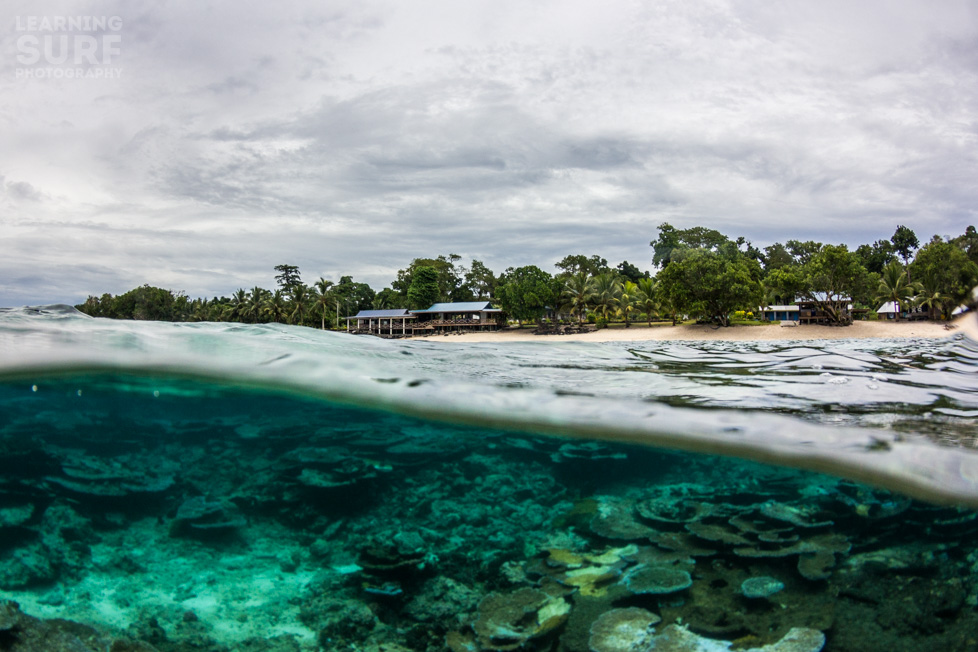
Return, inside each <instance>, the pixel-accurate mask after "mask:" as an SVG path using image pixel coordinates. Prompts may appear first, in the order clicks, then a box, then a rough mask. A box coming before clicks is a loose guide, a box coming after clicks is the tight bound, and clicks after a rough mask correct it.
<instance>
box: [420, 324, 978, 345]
mask: <svg viewBox="0 0 978 652" xmlns="http://www.w3.org/2000/svg"><path fill="white" fill-rule="evenodd" d="M959 322H960V320H959ZM956 326H961V324H960V323H958V324H956ZM962 330H963V329H961V328H960V327H957V328H953V329H951V330H949V329H947V328H945V327H944V322H920V321H916V322H907V321H901V322H894V321H857V322H854V323H853V324H852V325H851V326H814V325H810V324H806V325H795V326H780V325H777V324H774V325H762V326H730V327H727V328H714V327H713V326H707V325H695V324H682V325H679V326H671V325H668V324H663V325H653V326H651V327H649V326H648V325H647V324H644V323H640V324H635V323H633V324H632V326H631V327H630V328H624V327H621V326H619V325H615V326H613V327H611V328H604V329H601V330H598V331H595V332H592V333H581V334H574V335H534V334H533V332H532V330H530V329H515V328H510V329H507V330H503V331H495V332H491V333H463V334H453V335H437V336H429V337H418V338H411V339H427V340H430V341H437V342H639V341H646V340H648V341H651V340H677V341H682V340H687V341H688V340H725V341H734V342H748V341H770V340H841V339H861V338H904V337H934V338H937V337H950V336H951V335H954V334H955V333H959V332H962Z"/></svg>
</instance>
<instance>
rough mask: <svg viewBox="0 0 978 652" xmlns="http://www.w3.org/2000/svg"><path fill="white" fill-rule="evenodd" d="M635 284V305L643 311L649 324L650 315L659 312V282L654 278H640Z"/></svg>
mask: <svg viewBox="0 0 978 652" xmlns="http://www.w3.org/2000/svg"><path fill="white" fill-rule="evenodd" d="M636 285H637V286H638V290H637V291H636V293H635V305H636V307H637V308H638V309H639V310H641V311H642V312H644V313H645V317H646V319H647V320H648V322H649V326H651V325H652V317H654V316H656V313H658V312H659V298H658V294H659V290H658V285H659V282H658V280H656V279H654V278H641V279H639V280H638V283H636Z"/></svg>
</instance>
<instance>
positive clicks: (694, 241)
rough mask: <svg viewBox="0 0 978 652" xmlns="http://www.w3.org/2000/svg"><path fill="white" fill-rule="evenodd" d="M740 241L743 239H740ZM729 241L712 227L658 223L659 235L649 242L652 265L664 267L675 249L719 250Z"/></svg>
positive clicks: (670, 259) (672, 257) (672, 256)
mask: <svg viewBox="0 0 978 652" xmlns="http://www.w3.org/2000/svg"><path fill="white" fill-rule="evenodd" d="M741 242H745V241H743V239H741ZM728 243H730V238H728V237H727V236H725V235H723V234H722V233H720V232H719V231H716V230H714V229H708V228H706V227H702V226H694V227H692V228H689V229H676V228H675V227H674V226H672V225H671V224H669V223H668V222H663V223H662V224H660V225H659V236H658V237H657V238H656V239H655V240H653V241H652V242H650V243H649V244H650V245H652V250H653V255H652V265H653V266H655V267H657V268H664V267H665V266H667V265H668V264H669V263H670V262H672V261H673V260H675V256H674V254H675V252H676V251H677V250H691V249H704V250H708V251H713V252H719V250H720V248H721V247H723V246H724V245H726V244H728Z"/></svg>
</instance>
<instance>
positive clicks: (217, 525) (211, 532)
mask: <svg viewBox="0 0 978 652" xmlns="http://www.w3.org/2000/svg"><path fill="white" fill-rule="evenodd" d="M246 523H247V521H245V518H244V515H243V514H242V513H241V510H239V509H238V508H237V507H236V506H235V505H233V504H232V503H228V502H225V501H219V500H214V501H211V500H207V499H206V498H204V497H203V496H194V497H193V498H189V499H187V500H185V501H184V502H183V503H182V504H181V505H180V508H179V509H178V510H177V514H176V516H175V517H174V519H173V523H171V525H170V535H171V536H192V537H202V536H220V535H225V534H229V533H231V532H233V531H234V530H236V529H238V528H240V527H244V525H245V524H246Z"/></svg>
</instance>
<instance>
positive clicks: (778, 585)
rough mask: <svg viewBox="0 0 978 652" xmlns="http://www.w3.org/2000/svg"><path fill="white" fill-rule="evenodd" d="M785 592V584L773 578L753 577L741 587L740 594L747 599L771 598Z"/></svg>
mask: <svg viewBox="0 0 978 652" xmlns="http://www.w3.org/2000/svg"><path fill="white" fill-rule="evenodd" d="M783 590H784V582H781V581H779V580H776V579H774V578H773V577H767V576H763V577H752V578H750V579H748V580H744V581H743V583H742V584H741V585H740V592H741V594H743V596H744V597H745V598H751V599H755V598H769V597H771V596H772V595H774V594H775V593H778V592H780V591H783Z"/></svg>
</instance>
